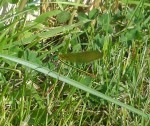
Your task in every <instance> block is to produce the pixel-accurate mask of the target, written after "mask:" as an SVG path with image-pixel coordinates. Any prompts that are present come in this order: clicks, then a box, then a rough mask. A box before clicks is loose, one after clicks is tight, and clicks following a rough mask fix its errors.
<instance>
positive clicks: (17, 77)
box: [0, 0, 150, 126]
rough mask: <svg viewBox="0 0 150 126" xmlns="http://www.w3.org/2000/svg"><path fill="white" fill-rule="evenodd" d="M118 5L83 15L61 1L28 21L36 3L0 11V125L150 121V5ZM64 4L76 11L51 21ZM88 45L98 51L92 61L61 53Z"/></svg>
mask: <svg viewBox="0 0 150 126" xmlns="http://www.w3.org/2000/svg"><path fill="white" fill-rule="evenodd" d="M3 4H4V1H2V2H0V7H2V6H3ZM18 4H21V3H18ZM55 4H57V2H56V3H55ZM113 4H114V5H115V2H114V3H113ZM120 4H121V5H120V8H119V9H120V10H118V11H116V12H114V11H112V6H111V5H112V4H110V3H109V2H106V3H105V4H104V6H103V7H105V11H103V12H98V10H97V9H94V10H92V11H90V12H88V13H87V15H86V14H85V13H83V11H82V12H81V11H80V12H79V11H78V10H77V11H75V10H72V8H70V7H69V6H68V5H69V3H68V4H66V3H61V2H58V5H59V6H58V8H57V9H56V10H53V11H50V12H46V13H43V14H41V15H40V16H39V17H37V19H36V20H35V21H26V15H27V13H31V14H32V13H33V10H37V9H39V7H38V6H37V7H35V6H34V5H33V6H27V7H25V8H24V9H23V10H22V11H19V10H18V8H17V9H14V10H13V11H12V10H10V11H9V12H8V13H6V14H5V15H1V16H0V17H1V19H0V125H2V126H3V125H4V126H5V125H6V126H13V125H15V126H17V125H20V126H22V125H25V126H27V125H29V126H30V125H34V126H38V125H39V126H55V125H59V126H76V125H77V126H78V125H79V126H88V125H91V126H93V125H94V126H96V125H98V126H100V125H107V126H110V125H116V126H120V125H123V126H137V125H141V126H149V124H150V95H149V94H150V37H149V33H150V24H149V22H150V16H149V3H148V2H146V1H145V3H144V2H143V1H142V0H141V1H131V2H127V1H123V0H122V1H121V3H120ZM114 5H113V6H114ZM70 6H71V7H75V8H76V7H77V6H84V7H87V6H85V5H83V4H79V3H72V4H70ZM64 10H67V11H68V12H71V11H73V12H74V13H76V12H77V14H78V15H77V17H74V15H71V18H70V20H68V21H67V19H66V22H64V23H59V22H57V20H53V18H55V19H56V17H57V15H58V14H59V13H60V12H65V11H64ZM12 12H16V13H15V14H14V17H13V18H12ZM70 14H72V13H70ZM59 20H60V19H59ZM6 21H8V22H7V23H6ZM63 21H64V20H63ZM60 22H61V21H60ZM89 50H101V51H102V52H103V57H102V58H101V59H99V60H96V61H92V62H90V63H75V62H74V63H72V62H67V61H63V62H62V61H60V60H59V58H58V55H59V54H64V53H78V52H82V51H89ZM80 54H81V53H80ZM67 64H68V65H67ZM82 71H84V72H82ZM85 73H90V74H93V75H94V76H96V78H93V77H91V76H88V74H85Z"/></svg>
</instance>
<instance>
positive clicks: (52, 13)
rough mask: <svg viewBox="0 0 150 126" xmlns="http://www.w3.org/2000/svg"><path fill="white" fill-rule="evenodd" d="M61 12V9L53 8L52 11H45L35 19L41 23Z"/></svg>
mask: <svg viewBox="0 0 150 126" xmlns="http://www.w3.org/2000/svg"><path fill="white" fill-rule="evenodd" d="M60 12H61V11H60V10H52V11H48V12H45V13H43V14H41V15H40V16H38V17H37V18H36V19H35V22H38V23H41V22H43V21H45V20H47V18H50V17H52V16H56V15H57V14H59V13H60Z"/></svg>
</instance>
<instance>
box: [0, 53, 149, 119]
mask: <svg viewBox="0 0 150 126" xmlns="http://www.w3.org/2000/svg"><path fill="white" fill-rule="evenodd" d="M0 57H2V58H5V59H8V60H11V61H13V62H16V63H19V64H22V65H24V66H26V67H29V68H32V69H34V70H36V71H38V72H41V73H43V74H45V75H48V76H50V77H53V78H56V79H58V80H61V81H63V82H65V83H67V84H70V85H72V86H74V87H76V88H78V89H81V90H84V91H86V92H88V93H90V94H93V95H95V96H97V97H99V98H102V99H105V100H107V101H109V102H112V103H115V104H116V105H119V106H121V107H124V108H126V109H128V110H130V111H132V112H134V113H137V114H138V115H141V116H143V117H145V118H150V114H146V113H144V112H142V111H140V110H138V109H136V108H134V107H132V106H129V105H126V104H124V103H122V102H120V101H118V100H116V99H113V98H111V97H109V96H107V95H105V94H102V93H100V92H98V91H96V90H94V89H92V88H90V87H88V86H86V85H84V84H82V83H79V82H77V81H75V80H72V79H70V78H68V77H65V76H63V75H60V74H59V73H56V72H53V71H50V70H49V69H48V68H45V67H42V66H39V65H37V64H35V63H32V62H29V61H25V60H23V59H19V58H16V57H11V56H8V55H4V54H0Z"/></svg>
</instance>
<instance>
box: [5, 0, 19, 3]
mask: <svg viewBox="0 0 150 126" xmlns="http://www.w3.org/2000/svg"><path fill="white" fill-rule="evenodd" d="M7 1H8V2H9V3H11V4H16V3H18V1H19V0H7Z"/></svg>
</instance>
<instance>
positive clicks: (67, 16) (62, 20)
mask: <svg viewBox="0 0 150 126" xmlns="http://www.w3.org/2000/svg"><path fill="white" fill-rule="evenodd" d="M70 17H71V14H70V13H69V12H68V11H62V12H60V13H59V14H58V15H57V17H56V20H57V21H58V23H65V22H66V21H68V20H69V19H70Z"/></svg>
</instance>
